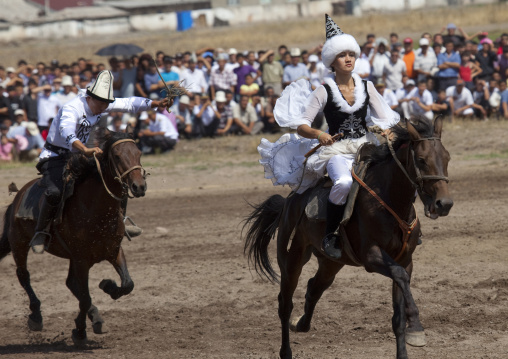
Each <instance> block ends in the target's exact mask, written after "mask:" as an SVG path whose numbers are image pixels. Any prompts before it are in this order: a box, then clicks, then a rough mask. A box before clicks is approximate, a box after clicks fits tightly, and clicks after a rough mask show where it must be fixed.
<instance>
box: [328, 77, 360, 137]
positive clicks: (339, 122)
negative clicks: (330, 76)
mask: <svg viewBox="0 0 508 359" xmlns="http://www.w3.org/2000/svg"><path fill="white" fill-rule="evenodd" d="M358 85H359V86H361V85H360V84H358ZM362 85H363V86H364V87H365V95H366V96H365V102H364V103H363V105H362V107H360V108H359V109H358V110H356V111H355V112H353V113H347V112H343V111H341V109H340V106H339V105H337V104H336V103H335V101H334V100H333V92H332V89H331V88H330V86H328V84H326V83H325V84H324V87H325V89H326V93H327V94H328V98H327V100H326V105H325V108H324V110H323V112H324V114H325V117H326V122H327V123H328V128H329V131H328V132H329V133H330V135H332V136H333V135H336V134H337V133H339V132H343V133H344V138H360V137H363V136H365V135H366V134H367V123H366V122H365V117H367V106H368V105H369V93H368V92H367V81H363V80H362ZM339 92H340V91H339ZM340 95H341V96H342V93H341V94H340ZM342 98H344V96H342ZM355 100H356V99H355ZM344 101H346V99H345V98H344Z"/></svg>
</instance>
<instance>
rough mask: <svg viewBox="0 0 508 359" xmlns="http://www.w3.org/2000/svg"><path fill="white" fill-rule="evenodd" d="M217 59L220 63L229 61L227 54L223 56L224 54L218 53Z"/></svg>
mask: <svg viewBox="0 0 508 359" xmlns="http://www.w3.org/2000/svg"><path fill="white" fill-rule="evenodd" d="M217 59H218V60H219V61H220V60H223V61H228V60H229V55H228V54H225V53H223V52H222V53H220V54H219V56H218V57H217Z"/></svg>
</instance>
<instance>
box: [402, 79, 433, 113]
mask: <svg viewBox="0 0 508 359" xmlns="http://www.w3.org/2000/svg"><path fill="white" fill-rule="evenodd" d="M406 98H407V99H408V100H409V106H408V109H409V115H410V116H411V115H423V116H425V117H427V118H428V119H429V120H431V121H432V120H433V119H434V113H433V112H432V104H433V102H434V101H433V99H432V95H431V94H430V92H429V91H428V90H427V81H425V80H422V81H420V82H418V87H416V88H414V89H413V90H411V92H410V93H408V94H407V96H406ZM407 118H409V117H407Z"/></svg>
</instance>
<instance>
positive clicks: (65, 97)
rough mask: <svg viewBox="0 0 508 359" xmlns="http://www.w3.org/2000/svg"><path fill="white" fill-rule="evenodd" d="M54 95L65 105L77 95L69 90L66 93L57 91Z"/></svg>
mask: <svg viewBox="0 0 508 359" xmlns="http://www.w3.org/2000/svg"><path fill="white" fill-rule="evenodd" d="M55 96H56V98H57V99H58V101H60V103H61V104H62V105H65V104H66V103H67V102H69V101H70V100H72V99H73V98H75V97H76V96H77V95H76V94H75V93H74V92H72V91H71V92H69V93H68V94H67V95H66V94H64V93H57V94H56V95H55Z"/></svg>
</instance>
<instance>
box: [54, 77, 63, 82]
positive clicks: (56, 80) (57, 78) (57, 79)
mask: <svg viewBox="0 0 508 359" xmlns="http://www.w3.org/2000/svg"><path fill="white" fill-rule="evenodd" d="M55 82H62V79H61V78H60V77H56V78H55V79H54V80H53V83H55Z"/></svg>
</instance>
